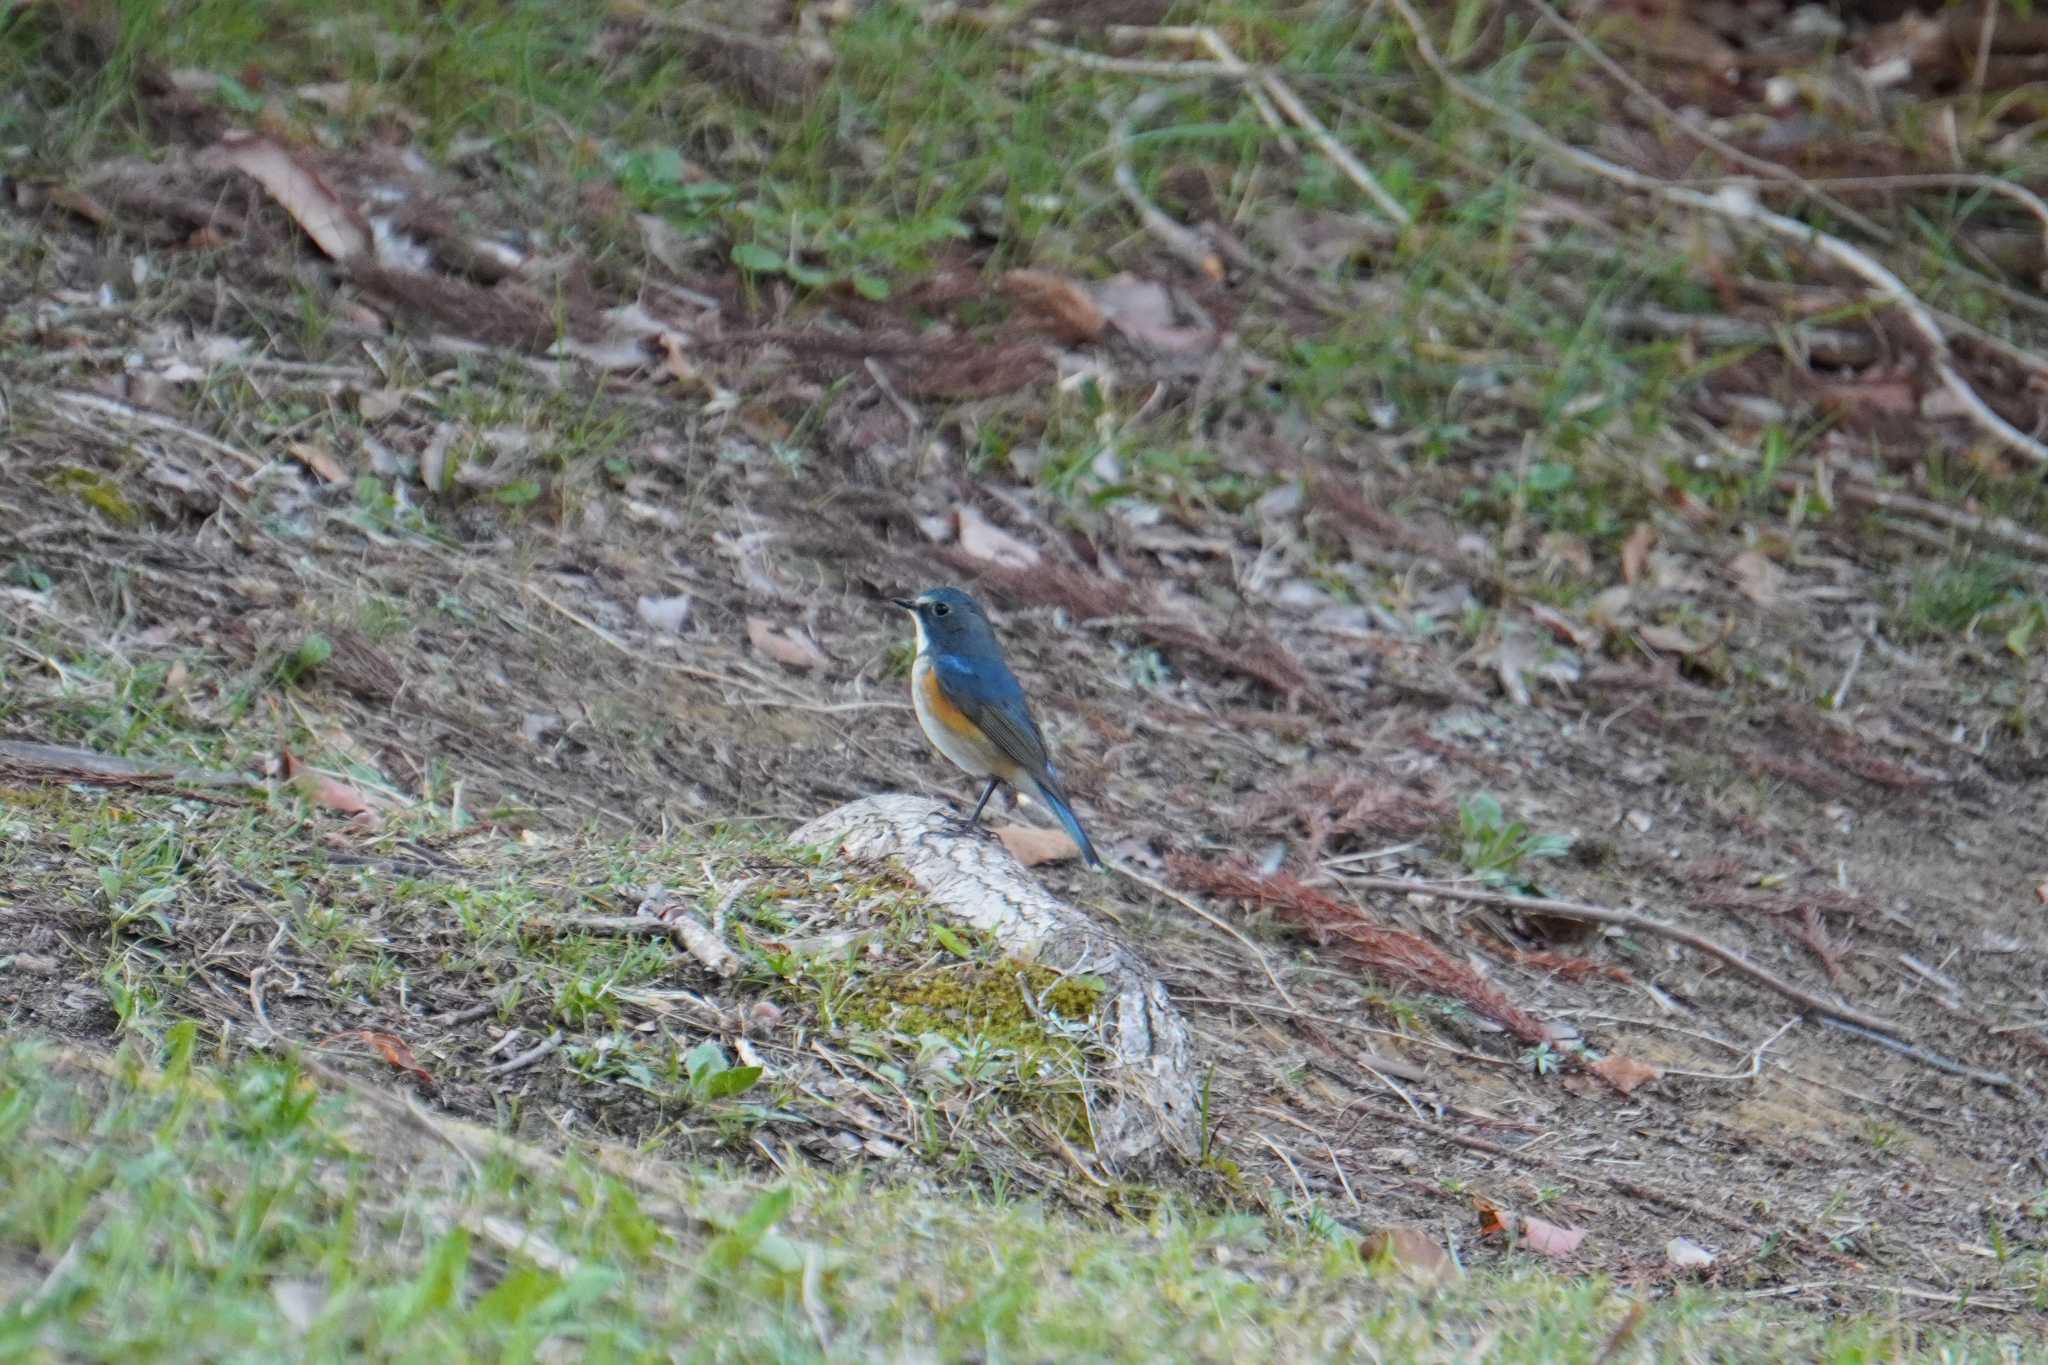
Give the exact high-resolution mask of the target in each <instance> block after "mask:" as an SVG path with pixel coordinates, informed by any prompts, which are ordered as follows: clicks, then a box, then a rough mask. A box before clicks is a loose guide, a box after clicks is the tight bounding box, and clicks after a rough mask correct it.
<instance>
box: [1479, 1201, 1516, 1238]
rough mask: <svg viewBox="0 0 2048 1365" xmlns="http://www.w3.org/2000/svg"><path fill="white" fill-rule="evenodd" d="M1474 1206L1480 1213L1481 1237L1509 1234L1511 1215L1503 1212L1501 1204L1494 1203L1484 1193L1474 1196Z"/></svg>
mask: <svg viewBox="0 0 2048 1365" xmlns="http://www.w3.org/2000/svg"><path fill="white" fill-rule="evenodd" d="M1472 1208H1473V1211H1474V1212H1476V1213H1477V1214H1478V1215H1479V1235H1480V1236H1481V1237H1505V1236H1507V1233H1508V1228H1509V1226H1510V1223H1509V1216H1508V1214H1506V1213H1504V1212H1502V1210H1501V1207H1500V1205H1498V1204H1496V1203H1494V1202H1493V1201H1492V1200H1491V1199H1488V1198H1487V1197H1486V1196H1485V1195H1483V1194H1475V1195H1473V1196H1472Z"/></svg>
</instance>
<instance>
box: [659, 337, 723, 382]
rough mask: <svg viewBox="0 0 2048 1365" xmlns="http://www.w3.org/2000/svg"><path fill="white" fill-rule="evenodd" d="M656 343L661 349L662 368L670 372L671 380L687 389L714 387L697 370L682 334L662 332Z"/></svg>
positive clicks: (701, 372) (700, 371)
mask: <svg viewBox="0 0 2048 1365" xmlns="http://www.w3.org/2000/svg"><path fill="white" fill-rule="evenodd" d="M654 342H655V344H656V345H657V346H659V347H661V368H662V369H664V370H666V371H668V377H669V378H671V379H673V380H675V381H676V383H678V384H681V385H683V386H684V387H685V388H693V389H694V388H698V387H702V388H706V389H709V388H711V387H713V386H712V385H711V384H710V383H708V382H706V380H705V378H704V372H703V371H702V370H700V369H698V368H697V366H696V363H695V362H694V361H692V360H691V359H690V357H689V353H688V352H687V351H686V350H685V349H684V348H685V346H686V345H687V344H688V343H687V342H686V341H685V339H684V338H683V336H682V334H681V333H678V332H662V333H660V334H659V335H657V336H656V337H655V338H654Z"/></svg>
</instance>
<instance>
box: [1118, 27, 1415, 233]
mask: <svg viewBox="0 0 2048 1365" xmlns="http://www.w3.org/2000/svg"><path fill="white" fill-rule="evenodd" d="M1110 35H1111V36H1112V37H1143V38H1163V39H1165V40H1166V41H1168V42H1182V43H1193V44H1195V45H1196V46H1198V47H1200V48H1202V49H1203V50H1204V51H1206V52H1208V53H1209V55H1210V56H1212V57H1214V58H1215V59H1216V61H1217V63H1218V64H1219V65H1220V66H1222V67H1223V68H1224V70H1225V71H1227V72H1228V73H1229V74H1231V75H1233V76H1236V77H1238V78H1240V79H1242V80H1248V81H1256V82H1257V83H1258V89H1253V90H1251V91H1249V93H1250V95H1251V97H1252V99H1253V101H1254V102H1255V103H1260V104H1261V110H1260V112H1261V113H1270V112H1271V111H1270V110H1268V109H1266V108H1264V106H1263V102H1262V101H1260V99H1259V90H1260V89H1263V90H1264V91H1265V93H1266V94H1267V95H1270V96H1271V97H1272V99H1273V103H1275V104H1277V105H1279V106H1280V108H1281V110H1282V111H1284V112H1285V113H1286V115H1287V117H1288V118H1289V119H1291V120H1293V122H1294V125H1295V126H1296V127H1297V128H1299V129H1301V131H1302V132H1304V133H1306V134H1308V137H1309V140H1310V141H1311V142H1313V143H1315V144H1316V147H1317V148H1318V149H1319V150H1320V151H1321V152H1322V154H1323V155H1324V156H1326V157H1328V158H1330V161H1331V163H1332V164H1334V165H1335V166H1336V167H1337V169H1338V170H1340V171H1342V172H1344V176H1345V178H1346V179H1348V180H1349V181H1350V182H1351V183H1352V184H1354V185H1356V186H1357V187H1358V188H1359V191H1360V192H1361V193H1363V194H1364V195H1365V197H1366V198H1368V199H1370V200H1372V202H1373V203H1374V204H1375V205H1377V206H1378V208H1379V211H1380V212H1381V213H1383V214H1385V215H1386V216H1387V217H1388V218H1391V219H1392V220H1393V221H1395V222H1396V223H1399V224H1400V225H1401V226H1402V227H1407V226H1408V225H1409V224H1410V223H1412V222H1414V221H1415V220H1414V217H1413V216H1412V215H1411V214H1410V213H1409V212H1408V210H1407V209H1406V208H1405V207H1403V206H1402V204H1401V201H1400V200H1398V199H1396V198H1395V197H1394V196H1393V195H1392V194H1389V193H1388V192H1387V187H1386V186H1385V185H1382V184H1381V183H1380V181H1379V177H1378V176H1376V175H1374V174H1373V173H1372V171H1371V170H1370V169H1369V168H1368V167H1367V166H1366V164H1365V163H1364V162H1363V161H1360V160H1359V159H1358V158H1357V157H1356V156H1354V155H1352V153H1351V151H1350V149H1349V148H1347V147H1346V146H1345V145H1344V144H1343V143H1341V142H1339V141H1337V139H1336V137H1335V135H1333V134H1332V133H1331V132H1330V130H1329V128H1328V127H1327V126H1326V125H1325V124H1324V123H1323V121H1322V120H1321V119H1319V118H1317V117H1316V116H1315V114H1314V113H1313V112H1312V111H1311V110H1310V109H1309V107H1308V106H1307V105H1306V104H1303V103H1302V101H1301V97H1300V96H1299V95H1297V94H1295V93H1294V91H1293V90H1292V89H1291V88H1290V87H1289V86H1288V85H1287V83H1286V82H1285V81H1283V80H1281V79H1280V78H1279V77H1278V76H1277V75H1275V74H1274V73H1272V72H1271V71H1254V70H1253V69H1252V68H1251V67H1249V66H1247V65H1246V64H1245V62H1244V61H1243V59H1241V58H1240V57H1239V56H1238V55H1237V53H1236V52H1235V51H1233V50H1232V49H1231V46H1230V44H1229V43H1227V42H1225V41H1224V39H1223V35H1222V34H1221V33H1218V32H1217V31H1216V30H1215V29H1213V28H1207V27H1200V28H1186V27H1175V26H1172V25H1163V26H1161V27H1158V28H1134V27H1131V26H1128V25H1119V26H1117V27H1115V28H1112V29H1111V30H1110Z"/></svg>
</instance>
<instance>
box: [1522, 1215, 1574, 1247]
mask: <svg viewBox="0 0 2048 1365" xmlns="http://www.w3.org/2000/svg"><path fill="white" fill-rule="evenodd" d="M1585 1240H1586V1232H1585V1229H1584V1228H1564V1227H1559V1226H1558V1225H1557V1224H1555V1223H1546V1222H1544V1221H1543V1220H1542V1219H1541V1218H1524V1219H1523V1220H1522V1245H1523V1246H1525V1247H1528V1248H1529V1249H1530V1250H1531V1251H1540V1252H1542V1253H1543V1254H1544V1255H1545V1256H1569V1255H1571V1254H1572V1253H1573V1252H1574V1251H1577V1250H1578V1249H1579V1243H1581V1242H1583V1241H1585Z"/></svg>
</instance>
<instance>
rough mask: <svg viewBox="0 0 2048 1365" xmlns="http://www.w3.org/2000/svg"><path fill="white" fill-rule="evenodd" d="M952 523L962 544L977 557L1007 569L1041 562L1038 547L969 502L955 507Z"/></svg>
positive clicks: (969, 552)
mask: <svg viewBox="0 0 2048 1365" xmlns="http://www.w3.org/2000/svg"><path fill="white" fill-rule="evenodd" d="M953 525H954V527H955V529H956V532H957V534H958V536H959V539H960V548H961V549H962V550H965V551H966V552H967V553H968V554H970V555H973V556H974V557H975V558H976V559H985V560H988V561H989V562H990V563H993V564H1000V565H1002V566H1003V567H1004V568H1006V569H1029V568H1032V567H1035V566H1036V565H1037V563H1038V551H1037V550H1036V549H1034V548H1032V547H1031V546H1030V545H1027V544H1026V543H1024V542H1023V541H1021V540H1019V539H1017V537H1015V536H1013V535H1011V534H1010V533H1009V532H1008V531H1005V530H1004V529H1003V528H1002V527H1000V526H997V525H996V524H995V523H994V522H992V521H990V520H989V519H988V518H987V517H984V516H983V515H982V514H981V513H979V512H977V511H975V510H974V508H972V507H970V506H968V505H967V504H966V503H962V504H960V506H959V507H957V508H955V509H954V511H953Z"/></svg>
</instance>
